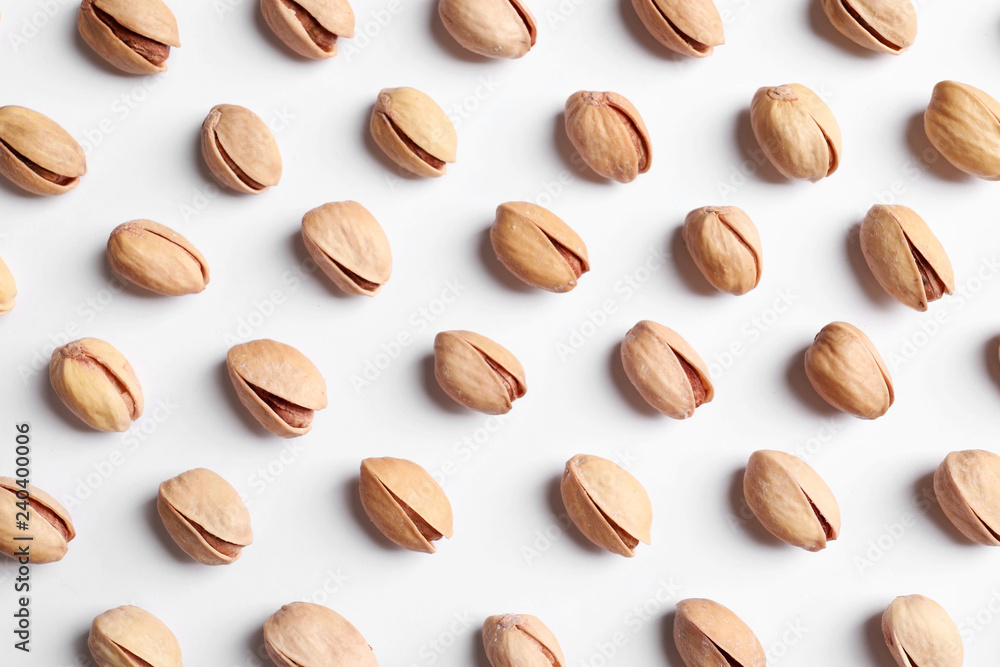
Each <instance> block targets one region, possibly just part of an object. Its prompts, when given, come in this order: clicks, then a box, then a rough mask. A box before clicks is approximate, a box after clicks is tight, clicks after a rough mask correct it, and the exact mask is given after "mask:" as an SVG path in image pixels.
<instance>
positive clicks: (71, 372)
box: [49, 338, 144, 431]
mask: <svg viewBox="0 0 1000 667" xmlns="http://www.w3.org/2000/svg"><path fill="white" fill-rule="evenodd" d="M49 381H50V382H51V383H52V388H53V389H54V390H55V392H56V395H57V396H58V397H59V399H60V400H61V401H62V402H63V404H64V405H65V406H66V407H67V408H69V410H70V412H72V413H73V414H74V415H76V416H77V417H79V418H80V419H81V420H82V421H83V422H84V423H86V424H87V425H88V426H90V427H91V428H94V429H97V430H98V431H127V430H128V428H129V426H131V424H132V422H133V421H135V420H136V419H138V418H139V417H141V416H142V409H143V405H144V404H143V397H142V387H141V386H140V385H139V378H138V377H136V375H135V371H134V370H132V365H131V364H129V362H128V360H127V359H126V358H125V356H124V355H123V354H122V353H121V352H119V351H118V350H116V349H115V348H114V347H112V346H111V345H110V344H109V343H106V342H104V341H103V340H100V339H98V338H81V339H80V340H75V341H73V342H72V343H67V344H66V345H63V346H62V347H59V348H56V349H55V350H54V351H53V352H52V358H51V360H50V361H49Z"/></svg>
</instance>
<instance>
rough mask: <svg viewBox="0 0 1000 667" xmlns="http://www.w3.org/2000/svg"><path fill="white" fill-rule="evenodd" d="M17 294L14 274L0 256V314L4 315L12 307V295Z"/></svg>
mask: <svg viewBox="0 0 1000 667" xmlns="http://www.w3.org/2000/svg"><path fill="white" fill-rule="evenodd" d="M16 296H17V284H16V283H15V282H14V274H12V273H11V272H10V269H9V268H7V264H6V263H4V261H3V259H2V258H0V315H6V314H7V313H9V312H10V311H11V310H13V309H14V297H16Z"/></svg>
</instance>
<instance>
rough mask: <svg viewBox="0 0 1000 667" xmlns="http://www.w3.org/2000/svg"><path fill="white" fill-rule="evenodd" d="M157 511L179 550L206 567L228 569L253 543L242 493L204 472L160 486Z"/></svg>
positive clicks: (199, 470) (189, 473)
mask: <svg viewBox="0 0 1000 667" xmlns="http://www.w3.org/2000/svg"><path fill="white" fill-rule="evenodd" d="M156 510H157V512H159V514H160V520H162V521H163V527H164V528H166V529H167V532H168V533H170V537H172V538H173V540H174V542H176V543H177V546H179V547H180V548H181V549H182V550H183V551H184V553H186V554H187V555H188V556H191V558H194V559H195V560H196V561H198V562H199V563H204V564H205V565H228V564H229V563H232V562H233V561H235V560H237V559H239V557H240V556H241V555H243V547H245V546H248V545H249V544H250V543H251V542H253V531H252V530H251V528H250V512H248V511H247V507H246V505H244V504H243V500H242V499H241V498H240V494H239V491H237V490H236V489H234V488H233V486H232V485H231V484H230V483H229V482H227V481H226V480H224V479H223V478H222V477H220V476H219V475H218V474H217V473H214V472H212V471H211V470H206V469H205V468H195V469H194V470H188V471H187V472H182V473H181V474H179V475H177V476H176V477H173V478H171V479H168V480H167V481H165V482H163V483H162V484H160V491H159V493H158V494H157V496H156Z"/></svg>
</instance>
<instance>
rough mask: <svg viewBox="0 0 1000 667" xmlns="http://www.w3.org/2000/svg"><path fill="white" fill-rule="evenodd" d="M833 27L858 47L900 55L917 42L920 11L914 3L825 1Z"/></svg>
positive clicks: (889, 0)
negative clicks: (914, 6) (918, 14)
mask: <svg viewBox="0 0 1000 667" xmlns="http://www.w3.org/2000/svg"><path fill="white" fill-rule="evenodd" d="M823 11H825V12H826V15H827V17H828V18H829V19H830V22H831V23H832V24H833V26H834V27H835V28H836V29H837V30H839V31H840V32H841V33H843V35H844V36H845V37H847V38H848V39H850V40H851V41H852V42H854V43H855V44H858V45H860V46H863V47H865V48H866V49H871V50H872V51H879V52H881V53H891V54H893V55H898V54H900V53H903V52H904V51H906V50H907V49H908V48H910V46H912V45H913V42H914V41H916V39H917V12H916V10H915V9H914V8H913V3H912V2H911V1H910V0H823Z"/></svg>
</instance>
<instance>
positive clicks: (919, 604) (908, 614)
mask: <svg viewBox="0 0 1000 667" xmlns="http://www.w3.org/2000/svg"><path fill="white" fill-rule="evenodd" d="M882 636H883V637H884V638H885V643H886V646H888V647H889V652H890V653H892V657H893V659H894V660H895V661H896V664H898V665H899V667H962V662H963V659H964V657H965V649H964V647H963V646H962V635H961V633H960V632H959V630H958V627H957V626H956V625H955V622H954V621H953V620H951V617H950V616H948V612H946V611H945V610H944V607H942V606H941V605H940V604H938V603H937V602H935V601H934V600H932V599H930V598H929V597H925V596H923V595H906V596H900V597H898V598H896V599H895V600H893V601H892V603H891V604H890V605H889V607H888V608H887V609H886V610H885V613H884V614H882Z"/></svg>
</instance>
